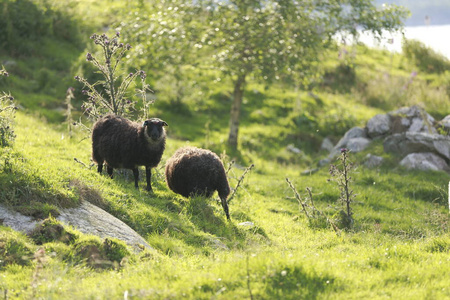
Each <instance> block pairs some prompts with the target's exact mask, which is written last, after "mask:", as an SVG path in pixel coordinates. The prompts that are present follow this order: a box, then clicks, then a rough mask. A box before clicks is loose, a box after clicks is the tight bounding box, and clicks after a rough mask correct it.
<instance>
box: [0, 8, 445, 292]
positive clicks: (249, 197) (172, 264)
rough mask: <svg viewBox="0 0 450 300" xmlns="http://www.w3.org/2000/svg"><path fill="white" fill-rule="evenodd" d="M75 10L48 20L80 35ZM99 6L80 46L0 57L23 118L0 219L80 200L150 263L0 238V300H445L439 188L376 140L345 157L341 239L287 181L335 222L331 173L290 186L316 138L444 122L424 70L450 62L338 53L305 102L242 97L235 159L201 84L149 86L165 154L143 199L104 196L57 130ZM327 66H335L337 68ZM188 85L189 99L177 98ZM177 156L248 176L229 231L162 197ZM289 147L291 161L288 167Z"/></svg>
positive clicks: (82, 242) (280, 90) (75, 137)
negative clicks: (349, 204)
mask: <svg viewBox="0 0 450 300" xmlns="http://www.w3.org/2000/svg"><path fill="white" fill-rule="evenodd" d="M36 3H37V2H36ZM74 3H78V4H72V5H69V6H67V7H64V8H57V7H56V8H55V10H56V11H58V9H59V10H63V11H64V9H67V10H70V14H71V15H73V16H74V19H73V20H74V21H77V22H82V23H83V24H86V20H89V17H92V16H93V15H95V14H97V13H98V11H99V10H100V9H101V8H102V6H101V5H99V6H98V7H97V6H95V5H94V6H92V9H91V10H87V9H86V7H88V6H87V5H86V4H87V3H91V2H89V1H78V2H74ZM92 3H94V2H92ZM92 3H91V4H92ZM108 3H109V4H111V5H113V7H112V9H111V10H110V11H108V13H106V14H105V15H102V17H101V18H97V19H93V20H95V21H93V23H92V24H91V25H90V26H91V27H89V26H87V25H84V26H86V27H81V28H79V30H80V31H79V34H80V40H79V41H73V40H70V39H66V38H64V37H58V36H50V37H49V38H48V39H47V41H46V42H43V43H40V44H39V46H36V47H37V48H36V49H38V50H39V51H37V52H36V53H28V54H22V55H19V56H17V55H15V54H11V53H10V52H8V51H3V50H2V52H0V54H1V61H2V62H3V63H4V64H5V62H9V63H8V64H7V65H5V67H6V68H7V69H8V71H9V73H10V76H9V77H7V78H6V77H1V78H0V90H5V91H11V93H12V94H13V95H14V96H15V98H16V100H15V101H16V103H17V105H18V106H19V108H20V109H19V111H18V112H17V113H16V118H15V122H14V131H15V134H16V139H15V141H14V144H13V146H12V147H3V148H0V186H1V189H0V203H2V204H4V205H7V206H8V207H10V208H12V209H14V210H17V211H20V212H22V213H24V214H27V215H31V216H34V217H36V218H40V219H45V218H48V217H49V215H51V216H57V215H58V211H59V210H60V209H61V208H64V207H74V206H76V205H78V203H79V202H80V201H81V200H87V201H90V202H92V203H94V204H96V205H98V206H100V207H102V208H103V209H105V210H106V211H108V212H109V213H111V214H112V215H114V216H116V217H117V218H119V219H121V220H122V221H124V222H125V223H127V224H128V225H129V226H131V227H132V228H133V229H134V230H136V231H137V232H138V233H139V234H140V235H142V236H143V237H144V238H145V239H146V240H147V241H148V243H149V244H150V245H151V246H152V247H154V248H155V251H143V252H141V253H138V254H137V253H133V252H132V250H131V249H126V247H125V246H124V244H122V243H120V242H117V241H113V242H110V241H102V240H100V239H98V238H95V237H93V236H89V235H84V234H81V233H80V232H77V231H76V230H75V229H73V228H69V227H67V226H65V227H64V230H63V231H62V232H63V233H64V235H63V236H64V237H67V238H64V239H59V238H54V237H53V238H52V237H50V238H48V237H47V236H46V235H45V234H44V232H40V233H39V232H38V234H36V235H33V236H25V235H23V234H21V233H18V232H14V231H12V230H10V229H8V228H6V227H3V226H1V224H0V291H1V293H2V294H3V295H4V297H5V298H7V299H30V298H31V299H35V298H56V299H63V298H64V299H75V298H77V299H86V298H100V299H121V298H126V299H129V298H135V299H180V298H188V299H212V298H213V299H230V298H236V299H242V298H244V299H245V298H248V299H315V298H331V299H342V298H344V297H345V298H349V299H360V298H373V299H384V298H403V299H404V298H412V299H427V298H430V299H443V298H449V297H450V291H449V289H448V263H449V260H450V233H449V229H450V227H449V213H448V208H447V205H448V202H447V201H448V200H447V199H448V190H447V188H448V182H449V180H450V175H449V174H447V173H443V172H422V171H408V170H405V169H403V168H401V167H398V162H399V160H400V159H401V158H400V157H395V156H391V155H387V154H385V153H384V152H383V146H382V141H381V140H380V141H375V142H373V144H372V145H371V147H370V148H369V149H367V150H366V151H364V152H362V153H350V157H349V158H350V160H352V161H353V162H355V163H356V166H357V167H356V168H355V169H354V170H352V172H351V175H352V177H353V180H354V181H353V183H352V184H351V188H352V189H353V190H354V192H355V194H356V198H355V202H354V203H353V211H354V219H355V223H354V226H353V227H352V229H351V230H343V229H342V230H338V231H337V232H335V231H334V230H333V229H332V228H330V227H329V226H326V225H324V224H323V223H320V222H316V223H314V222H309V220H308V219H307V218H306V217H305V215H304V213H303V212H302V210H301V207H300V206H299V203H298V201H297V200H296V198H295V196H294V193H293V191H292V190H291V189H290V188H289V186H288V185H287V183H286V180H285V179H286V178H289V179H290V180H291V181H292V182H293V184H294V185H295V186H296V188H297V190H298V191H299V193H300V194H301V195H302V197H304V199H306V198H307V192H306V190H305V189H306V188H310V189H311V191H312V196H313V199H314V202H315V204H316V206H317V208H318V209H319V210H321V211H323V212H324V213H326V214H327V216H329V218H337V217H338V216H337V214H338V213H339V210H340V207H341V204H340V203H339V202H338V199H339V189H338V186H337V184H336V183H335V182H334V181H330V180H329V179H331V177H330V174H329V171H328V168H327V167H324V168H321V169H320V170H319V171H318V172H317V173H314V174H311V175H301V173H302V172H303V171H304V170H308V169H312V168H315V167H316V166H317V162H318V161H319V160H320V159H322V158H324V157H326V156H327V153H326V152H322V151H320V144H321V142H322V140H323V138H325V137H329V138H331V139H332V140H334V141H337V140H338V139H339V138H340V137H341V136H342V135H343V134H344V133H345V132H346V131H347V130H348V129H350V128H351V127H353V126H364V124H365V122H367V120H368V119H370V118H371V117H372V116H374V115H376V114H378V113H383V112H388V111H390V110H394V109H397V108H398V107H400V106H410V105H419V106H421V107H423V108H425V109H426V110H427V111H428V112H429V113H431V114H432V115H433V116H434V117H435V118H436V119H438V120H440V119H442V118H443V117H444V116H446V115H448V114H450V106H449V105H448V101H449V96H448V93H449V86H450V75H449V74H450V73H449V72H448V71H446V72H445V71H444V72H439V73H438V72H434V71H433V70H436V68H432V67H431V68H430V67H428V66H433V64H440V65H444V66H446V64H447V63H448V61H445V60H442V58H439V57H438V58H437V60H426V61H425V58H430V57H434V56H433V53H432V52H430V51H429V49H424V48H421V47H422V46H420V45H413V46H414V47H416V48H414V49H412V50H421V51H422V50H423V51H425V52H423V51H422V52H420V51H415V52H414V51H410V52H409V53H416V54H417V53H419V52H420V53H425V54H422V56H419V55H412V54H408V55H404V54H392V53H388V52H385V51H378V50H373V49H368V48H366V47H364V46H357V47H347V48H345V49H344V48H343V47H336V49H335V51H330V53H329V55H328V58H327V60H326V61H323V62H322V68H323V69H322V73H321V74H322V76H321V78H319V79H318V80H316V81H315V83H314V84H315V86H313V87H312V89H311V90H296V89H294V88H293V87H291V86H288V85H285V84H282V83H278V84H273V85H271V86H264V85H261V84H259V83H256V82H252V81H250V82H249V83H248V85H247V86H246V89H245V93H244V105H243V113H242V121H241V129H240V146H239V148H238V151H230V150H229V149H228V147H227V146H226V143H225V141H226V138H227V134H228V119H229V110H230V105H231V99H230V98H231V93H232V91H231V90H229V89H228V88H227V87H228V86H230V85H227V84H226V83H224V82H223V81H213V80H211V78H215V75H216V74H213V73H212V72H211V73H209V72H202V73H201V74H197V73H196V72H192V75H191V76H192V78H187V79H186V80H185V82H182V84H186V86H188V87H190V88H189V89H186V91H185V97H184V98H183V99H182V101H181V102H176V101H175V100H174V99H173V98H171V95H170V93H164V92H163V91H169V90H170V89H171V88H172V85H171V84H172V83H171V82H170V81H169V82H168V81H166V82H165V83H164V81H163V80H161V81H159V84H161V86H157V90H159V91H160V92H159V93H157V94H156V96H157V98H156V101H155V103H154V104H153V106H152V107H151V115H154V116H157V117H160V118H162V119H164V120H165V121H167V122H168V123H169V127H168V140H167V148H166V151H165V153H164V155H163V159H162V162H161V164H160V165H159V167H158V168H157V169H156V170H154V171H153V172H154V176H153V177H152V180H153V182H152V186H153V189H154V193H152V194H148V193H147V192H145V191H143V189H141V190H139V191H138V190H136V189H135V188H134V184H133V178H132V174H131V172H130V171H125V172H121V173H118V174H117V175H116V177H115V178H114V179H113V180H111V179H109V178H107V177H106V176H105V175H99V174H97V172H96V168H95V166H93V165H92V163H91V161H90V155H91V154H90V153H91V149H90V148H91V144H90V140H89V139H86V137H87V136H88V133H86V132H84V131H82V130H80V129H76V130H75V132H73V133H72V134H69V132H68V130H67V125H68V124H67V123H65V116H64V111H65V109H66V107H65V104H64V99H65V92H66V90H67V88H68V87H70V86H75V87H76V88H77V91H76V92H75V96H76V99H75V100H74V101H73V104H74V106H75V109H74V111H73V113H74V115H75V116H76V117H78V116H80V115H81V109H80V106H81V102H82V99H83V98H82V97H83V96H82V95H81V93H80V91H79V87H78V86H76V84H77V83H76V82H75V80H73V76H74V75H77V74H79V72H81V71H82V72H87V71H86V69H85V68H86V66H85V65H84V63H83V61H84V57H85V54H86V52H87V50H86V49H84V48H85V47H90V46H86V45H89V44H88V41H87V39H86V38H83V34H84V33H86V32H87V31H90V30H92V31H97V30H98V28H99V27H101V26H103V25H105V23H107V20H108V16H109V17H111V18H113V17H114V16H116V14H115V13H117V12H118V11H120V5H123V4H121V3H122V1H108ZM76 16H78V17H76ZM116 17H117V16H116ZM83 20H84V21H83ZM89 34H90V32H89ZM83 41H84V42H83ZM76 45H77V46H76ZM55 47H56V48H57V51H56V50H55ZM344 50H345V51H344ZM410 50H411V49H410ZM89 51H91V50H89ZM339 51H340V52H341V53H344V52H345V53H347V54H346V55H345V56H344V57H342V55H340V56H339V55H338V52H339ZM427 51H428V52H427ZM424 61H425V62H424ZM421 63H422V64H421ZM423 63H425V67H424V68H423V69H420V68H419V67H420V66H423ZM88 70H89V69H88ZM415 72H417V74H416V73H415ZM43 74H44V75H43ZM45 74H46V75H45ZM224 80H225V79H224ZM192 81H195V82H197V84H195V85H189V84H191V83H192ZM157 83H158V81H157ZM87 124H88V123H87ZM88 126H89V124H88ZM187 144H190V145H194V146H200V147H205V148H209V149H212V150H213V151H215V152H216V153H218V154H220V155H221V158H222V159H223V161H224V163H225V165H228V163H229V162H230V161H231V160H235V161H236V164H235V165H234V166H233V167H232V168H231V170H230V173H229V180H230V185H231V186H232V187H233V188H234V187H236V185H237V183H238V180H239V178H240V177H241V175H242V174H243V172H244V169H245V168H246V167H247V166H249V165H250V164H254V165H255V167H254V168H253V169H252V171H251V172H250V173H249V174H247V175H246V177H245V179H244V180H243V184H242V186H241V187H240V188H239V190H238V192H237V194H236V197H235V198H234V199H233V200H232V201H231V202H230V203H229V206H230V214H231V221H229V222H228V221H227V220H226V218H225V215H224V213H223V210H222V208H221V206H220V204H218V203H216V201H215V200H216V199H215V198H213V199H204V198H202V197H197V198H194V199H184V198H183V197H181V196H178V195H176V194H174V193H173V192H171V191H170V190H169V189H168V187H167V185H166V183H165V181H164V164H165V161H166V160H167V159H168V157H170V156H171V155H172V154H173V153H174V152H175V151H176V149H178V148H179V147H181V146H184V145H187ZM289 145H293V146H295V147H297V148H299V149H301V150H302V153H300V154H298V153H293V152H291V151H289V150H288V146H289ZM368 153H371V154H376V155H380V156H383V157H384V158H385V161H384V163H383V165H382V166H381V167H379V168H377V169H367V168H365V167H364V166H363V165H362V164H361V162H362V161H363V158H364V157H365V155H366V154H368ZM75 158H76V160H75ZM333 163H335V164H337V165H338V164H339V162H338V161H336V162H333ZM143 177H145V176H143ZM143 177H142V176H141V178H143ZM140 185H141V187H143V186H144V183H143V181H141V183H140ZM47 222H48V223H52V222H54V220H52V219H50V220H48V221H47ZM44 238H45V239H44ZM87 249H96V251H98V252H99V253H100V254H99V255H100V257H101V259H100V260H99V261H96V260H91V259H90V256H88V255H86V253H87V252H88V251H87ZM102 255H103V256H102Z"/></svg>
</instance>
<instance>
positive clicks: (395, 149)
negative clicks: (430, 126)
mask: <svg viewBox="0 0 450 300" xmlns="http://www.w3.org/2000/svg"><path fill="white" fill-rule="evenodd" d="M383 147H384V151H385V152H388V153H395V154H398V155H401V156H406V155H408V154H410V153H421V152H422V153H423V152H432V153H435V154H438V155H440V156H441V157H443V158H445V159H446V160H450V136H444V135H439V134H430V133H424V132H404V133H397V134H393V135H391V136H388V137H387V138H386V139H385V140H384V142H383Z"/></svg>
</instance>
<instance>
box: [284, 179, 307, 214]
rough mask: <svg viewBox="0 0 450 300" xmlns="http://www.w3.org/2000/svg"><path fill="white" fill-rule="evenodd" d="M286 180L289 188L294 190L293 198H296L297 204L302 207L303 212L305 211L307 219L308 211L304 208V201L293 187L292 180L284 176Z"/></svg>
mask: <svg viewBox="0 0 450 300" xmlns="http://www.w3.org/2000/svg"><path fill="white" fill-rule="evenodd" d="M286 182H287V183H288V185H289V187H290V188H291V190H292V191H293V192H294V195H295V199H297V202H298V204H299V206H300V207H301V208H302V210H303V212H304V213H305V215H306V217H307V218H308V219H309V218H310V215H309V213H308V210H307V209H306V207H307V206H306V203H304V202H303V201H302V197H301V196H300V194H299V193H298V192H297V189H296V188H295V187H294V185H293V184H292V182H291V181H290V180H289V178H286Z"/></svg>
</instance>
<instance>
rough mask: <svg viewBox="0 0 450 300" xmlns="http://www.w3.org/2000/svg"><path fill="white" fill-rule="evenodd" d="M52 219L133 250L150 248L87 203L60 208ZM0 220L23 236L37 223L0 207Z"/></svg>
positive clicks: (118, 222) (130, 231)
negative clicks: (117, 240)
mask: <svg viewBox="0 0 450 300" xmlns="http://www.w3.org/2000/svg"><path fill="white" fill-rule="evenodd" d="M56 219H57V220H59V221H60V222H62V223H65V224H67V225H72V226H73V227H75V229H77V230H79V231H81V232H83V233H86V234H93V235H97V236H99V237H101V238H106V237H112V238H117V239H120V240H122V241H124V242H125V243H127V244H128V245H129V246H131V247H133V248H134V249H135V250H136V251H139V250H141V246H142V247H145V248H147V249H152V247H151V246H150V245H149V244H148V243H147V242H146V241H145V240H144V239H143V238H142V237H141V236H140V235H139V234H137V233H136V232H135V231H134V230H133V229H131V228H130V227H129V226H128V225H126V224H125V223H124V222H122V221H120V220H119V219H117V218H116V217H114V216H112V215H110V214H109V213H107V212H105V211H104V210H102V209H101V208H99V207H97V206H95V205H93V204H91V203H89V202H87V201H82V202H81V205H80V206H78V207H75V208H62V209H60V215H59V216H58V217H56ZM0 221H1V223H3V225H4V226H8V227H11V228H12V229H14V230H17V231H21V232H24V233H30V232H31V231H32V230H33V229H34V228H35V227H36V225H37V224H39V222H38V221H36V220H34V219H33V218H31V217H28V216H25V215H22V214H20V213H18V212H15V211H12V210H10V209H8V208H7V207H5V206H3V205H1V204H0Z"/></svg>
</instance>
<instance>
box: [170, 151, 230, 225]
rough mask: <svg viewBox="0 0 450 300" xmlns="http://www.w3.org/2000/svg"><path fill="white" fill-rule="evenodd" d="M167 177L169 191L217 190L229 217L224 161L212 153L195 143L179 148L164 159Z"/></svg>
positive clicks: (195, 192)
mask: <svg viewBox="0 0 450 300" xmlns="http://www.w3.org/2000/svg"><path fill="white" fill-rule="evenodd" d="M166 181H167V185H168V186H169V188H170V189H171V190H172V191H174V192H175V193H177V194H180V195H182V196H184V197H190V196H193V195H204V196H206V197H211V196H212V194H213V193H214V192H215V191H217V192H218V193H219V197H220V200H221V202H222V207H223V210H224V211H225V214H226V216H227V219H230V214H229V211H228V204H227V197H228V195H229V194H230V186H229V184H228V179H227V175H226V173H225V169H224V167H223V164H222V162H221V161H220V159H219V157H218V156H217V155H216V154H215V153H213V152H211V151H209V150H205V149H200V148H195V147H184V148H180V149H178V150H177V151H176V152H175V154H174V155H173V156H172V157H171V158H169V159H168V160H167V163H166Z"/></svg>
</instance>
